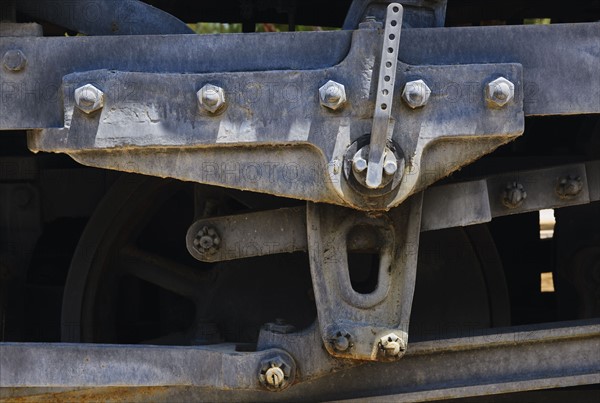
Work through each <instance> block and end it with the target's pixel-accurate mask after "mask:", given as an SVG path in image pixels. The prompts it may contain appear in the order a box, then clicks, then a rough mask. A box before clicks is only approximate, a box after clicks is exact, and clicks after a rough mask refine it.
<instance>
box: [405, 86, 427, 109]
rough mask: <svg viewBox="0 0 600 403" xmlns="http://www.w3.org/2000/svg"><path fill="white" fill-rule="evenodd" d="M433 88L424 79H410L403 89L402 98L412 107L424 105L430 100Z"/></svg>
mask: <svg viewBox="0 0 600 403" xmlns="http://www.w3.org/2000/svg"><path fill="white" fill-rule="evenodd" d="M430 96H431V89H430V88H429V87H428V86H427V84H425V81H423V80H415V81H409V82H407V83H406V85H405V86H404V90H403V91H402V99H404V102H406V104H407V105H408V106H409V107H411V108H412V109H416V108H420V107H423V106H425V105H426V104H427V102H429V97H430Z"/></svg>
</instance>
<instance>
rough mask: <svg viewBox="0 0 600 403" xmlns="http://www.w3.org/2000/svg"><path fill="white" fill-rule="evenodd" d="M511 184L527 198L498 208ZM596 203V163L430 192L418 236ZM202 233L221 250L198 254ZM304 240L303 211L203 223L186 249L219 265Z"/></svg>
mask: <svg viewBox="0 0 600 403" xmlns="http://www.w3.org/2000/svg"><path fill="white" fill-rule="evenodd" d="M569 177H571V178H572V180H575V181H577V178H579V180H580V181H581V189H580V190H579V192H577V193H576V194H573V195H572V196H570V197H561V196H560V195H559V194H558V192H557V188H558V187H559V186H560V182H561V181H562V180H563V179H565V178H569ZM513 183H518V184H522V185H523V190H524V191H525V192H526V193H527V196H526V198H525V199H524V200H523V201H522V203H520V204H519V205H518V206H514V207H512V206H510V207H509V206H506V205H505V204H503V199H504V197H506V195H505V191H506V187H507V185H512V184H513ZM599 200H600V161H590V162H587V163H585V164H570V165H564V166H558V167H552V168H544V169H537V170H530V171H518V172H512V173H506V174H501V175H495V176H491V177H489V178H487V179H481V180H477V181H468V182H459V183H450V184H446V185H440V186H432V187H430V188H428V189H427V190H425V192H424V196H423V214H422V219H421V232H425V231H433V230H438V229H444V228H452V227H464V226H468V225H476V224H483V223H486V222H490V221H491V220H492V218H494V217H501V216H505V215H510V214H522V213H526V212H530V211H537V210H542V209H549V208H562V207H568V206H576V205H581V204H587V203H591V202H594V201H599ZM204 227H209V228H213V229H214V230H215V231H216V232H217V233H218V234H219V237H220V241H221V243H220V246H219V248H218V249H216V250H215V251H214V253H212V254H206V253H201V252H199V251H198V249H197V248H196V247H195V246H194V240H195V239H196V236H197V234H198V232H199V231H200V229H202V228H204ZM259 228H260V229H261V230H258V229H259ZM367 235H368V234H367ZM306 239H307V238H306V209H305V207H303V206H302V207H293V208H282V209H277V210H268V211H261V212H252V213H246V214H238V215H231V216H222V217H210V218H203V219H200V220H198V221H196V222H194V223H193V224H192V225H191V226H190V229H189V230H188V233H187V236H186V243H187V245H188V250H189V251H190V253H191V254H192V256H194V257H195V258H196V259H198V260H201V261H205V262H218V261H224V260H233V259H244V258H248V257H253V256H264V255H270V254H277V253H290V252H297V251H306V250H307V248H308V246H307V242H306ZM347 246H348V250H349V251H365V250H371V251H372V250H376V249H377V248H378V243H377V239H376V238H372V237H369V236H364V237H353V238H350V239H348V245H347Z"/></svg>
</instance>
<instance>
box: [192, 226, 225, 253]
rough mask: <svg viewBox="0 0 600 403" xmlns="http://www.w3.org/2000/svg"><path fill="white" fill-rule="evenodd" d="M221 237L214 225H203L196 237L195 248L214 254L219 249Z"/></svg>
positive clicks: (201, 251)
mask: <svg viewBox="0 0 600 403" xmlns="http://www.w3.org/2000/svg"><path fill="white" fill-rule="evenodd" d="M220 245H221V237H220V236H219V234H218V233H217V230H216V229H214V228H212V227H203V228H202V229H201V230H200V231H198V233H197V234H196V237H195V238H194V248H196V250H197V251H198V252H199V253H202V254H203V255H212V254H214V253H216V252H217V250H219V247H220Z"/></svg>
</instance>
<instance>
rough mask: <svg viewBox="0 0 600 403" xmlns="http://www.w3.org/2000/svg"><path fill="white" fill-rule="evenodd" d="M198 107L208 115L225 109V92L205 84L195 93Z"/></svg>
mask: <svg viewBox="0 0 600 403" xmlns="http://www.w3.org/2000/svg"><path fill="white" fill-rule="evenodd" d="M196 96H197V98H198V106H199V107H200V108H201V109H203V110H205V111H206V112H209V113H217V112H218V111H219V110H221V109H222V108H223V107H225V104H226V103H225V90H223V88H221V87H218V86H216V85H212V84H206V85H205V86H204V87H202V88H200V90H199V91H198V92H197V93H196Z"/></svg>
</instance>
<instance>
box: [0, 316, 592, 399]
mask: <svg viewBox="0 0 600 403" xmlns="http://www.w3.org/2000/svg"><path fill="white" fill-rule="evenodd" d="M315 329H316V328H315ZM315 335H318V332H317V333H315V332H312V331H308V332H304V333H302V334H292V335H291V337H290V335H282V334H271V335H270V336H267V334H263V335H261V338H262V340H263V341H262V342H261V343H263V344H262V345H267V344H270V343H277V344H280V345H281V344H286V343H289V344H290V345H296V346H298V350H296V351H298V352H299V353H300V354H303V355H304V358H305V360H304V361H306V362H310V363H312V364H310V365H308V366H306V367H304V370H303V371H301V373H300V376H301V379H300V381H299V382H298V383H296V384H295V385H293V386H292V387H290V388H289V389H287V390H285V391H282V392H280V393H275V394H273V393H272V392H259V391H258V390H257V391H256V392H251V391H250V390H248V389H245V390H240V389H239V386H240V385H242V384H244V383H245V382H246V381H245V380H244V379H246V377H245V373H244V372H243V371H242V372H238V373H239V375H238V376H234V377H233V378H232V381H233V382H234V383H233V384H232V383H227V385H225V384H222V383H220V380H221V379H223V378H222V377H223V375H225V376H226V375H227V374H229V372H228V370H227V368H231V367H228V366H223V367H220V366H219V368H220V369H218V370H217V373H220V374H221V375H219V376H217V377H214V375H215V368H213V367H211V365H209V364H210V363H212V362H215V363H216V362H217V361H218V360H217V361H214V358H211V357H217V356H223V358H225V357H227V359H228V360H230V359H231V360H239V361H240V362H241V363H244V362H246V358H245V357H247V356H248V355H250V356H255V357H258V356H260V355H261V354H262V353H261V352H259V353H237V354H235V355H233V356H231V355H230V354H231V353H228V352H225V351H222V349H221V351H219V350H220V348H219V347H216V348H215V349H213V351H209V350H207V349H200V348H186V349H183V348H179V347H152V346H137V347H136V346H102V345H36V344H22V345H15V344H1V345H0V351H1V352H2V355H1V359H2V370H3V372H2V375H3V376H2V377H0V385H1V386H2V388H0V396H1V397H2V398H4V399H6V398H8V396H15V397H16V396H19V394H20V393H22V392H21V391H19V389H15V388H18V387H23V386H25V385H27V386H29V387H38V388H46V389H43V390H41V393H44V397H45V398H50V399H52V398H53V395H52V393H53V392H52V389H51V388H49V386H51V385H56V384H62V385H71V384H78V383H79V384H80V385H83V384H87V385H89V386H90V387H91V386H94V387H93V388H87V389H81V390H73V391H68V390H65V389H62V390H61V389H58V390H57V392H56V395H54V398H56V399H61V398H62V399H64V398H76V397H77V396H81V397H87V398H89V399H99V398H107V399H109V400H110V399H115V401H119V400H118V399H120V398H123V399H131V400H132V401H141V400H145V399H153V398H154V399H161V400H162V399H164V400H169V399H171V400H172V399H177V400H180V401H199V400H200V401H215V400H217V401H226V400H232V399H233V400H243V401H251V400H262V401H272V400H278V401H297V400H299V399H304V400H306V399H309V400H312V399H315V398H319V399H327V400H334V399H348V398H363V397H367V396H369V399H370V400H371V399H377V398H378V397H377V396H380V397H379V399H380V400H383V401H385V400H386V399H394V400H395V401H425V400H431V399H444V398H453V397H461V396H478V395H482V394H490V393H492V394H493V393H503V392H509V391H522V390H535V389H540V388H549V387H558V386H573V385H582V384H589V383H598V382H600V378H599V377H600V375H599V374H600V358H599V357H598V354H596V352H597V349H598V343H600V325H599V324H598V323H597V321H596V322H565V323H561V324H555V325H554V327H551V326H548V325H546V326H541V325H538V326H527V327H516V328H506V329H504V332H498V331H496V332H495V333H493V332H488V333H485V334H482V335H474V336H472V337H466V338H460V339H448V340H438V341H431V342H420V343H413V344H411V345H410V346H409V349H408V352H407V354H406V356H405V357H404V358H403V359H402V360H400V361H398V362H395V363H391V364H390V363H370V364H366V365H359V366H356V367H354V368H349V369H346V370H341V369H342V367H343V365H344V364H345V365H349V364H350V363H349V362H348V361H347V360H341V361H338V360H334V359H333V358H331V357H330V356H329V355H328V354H327V353H326V352H325V351H323V350H322V349H320V348H319V347H315V344H314V342H313V341H314V336H315ZM267 339H270V341H269V342H267V341H266V340H267ZM301 340H304V341H305V342H306V344H304V343H303V342H302V341H301ZM259 345H261V344H259ZM307 348H308V349H307ZM117 351H119V352H120V353H119V354H117V355H115V354H112V353H111V352H117ZM290 351H291V354H292V355H296V352H294V351H293V348H292V349H290ZM59 352H62V354H60V353H59ZM125 352H127V354H123V353H125ZM32 353H35V359H32V358H33V357H34V356H33V355H32ZM183 353H184V355H185V356H187V358H185V357H184V356H183V355H181V354H183ZM130 354H133V356H135V357H138V358H139V359H140V362H139V364H140V365H141V366H138V367H134V366H131V361H130V360H127V358H131V357H132V356H131V355H130ZM165 354H167V355H168V356H169V357H171V358H173V359H174V358H176V356H178V355H181V356H180V357H179V359H178V360H163V359H164V358H165V357H164V355H165ZM173 354H174V355H173ZM194 357H195V358H200V359H199V360H196V359H194ZM49 358H52V359H51V360H50V359H49ZM86 358H87V361H86ZM160 358H163V359H160ZM205 359H208V361H206V360H205ZM73 360H74V361H73ZM123 360H126V361H125V362H127V364H128V365H126V366H125V367H123V371H124V372H123V371H121V372H114V368H115V367H114V365H120V364H119V363H123V362H124V361H123ZM317 362H321V367H320V369H318V368H317V367H316V366H315V363H317ZM336 362H337V365H336V364H335V363H336ZM102 363H104V364H105V365H104V366H102ZM150 363H152V364H151V365H153V366H154V365H158V366H157V367H154V368H159V367H161V368H162V367H164V369H166V368H167V367H168V368H169V369H168V371H166V373H165V372H164V371H151V372H148V371H146V370H147V369H149V368H151V366H148V364H150ZM223 364H225V361H224V362H223ZM257 364H258V362H257ZM244 365H245V364H244ZM165 366H166V367H165ZM183 367H189V368H188V370H187V371H185V372H186V373H188V374H195V375H194V376H193V378H190V377H189V376H182V373H178V372H177V370H176V368H183ZM77 368H80V369H82V370H84V371H76V370H75V369H77ZM140 368H145V369H146V370H144V371H141V372H140ZM237 368H238V370H241V369H242V368H244V367H243V366H241V367H239V366H238V367H237ZM252 368H253V370H252V371H250V372H251V374H252V375H253V376H256V372H255V371H256V370H258V367H256V368H255V367H252ZM86 369H87V370H86ZM89 370H92V371H91V372H89ZM221 370H224V371H225V372H224V373H221V372H220V371H221ZM332 370H335V372H333V373H332ZM340 370H341V371H340ZM17 371H24V372H17ZM314 371H320V372H319V373H317V372H314ZM382 371H383V372H384V373H385V374H386V376H372V374H373V373H381V372H382ZM20 373H22V374H23V376H20V377H18V378H17V377H16V375H17V374H20ZM209 374H211V375H210V376H209ZM142 375H146V376H142ZM314 376H317V377H322V378H321V379H315V380H313V381H312V382H304V381H306V380H308V379H314ZM166 378H169V379H170V382H171V383H170V384H169V385H166V386H165V387H164V388H157V387H156V385H160V384H162V383H164V382H165V381H166ZM110 379H113V381H112V382H106V381H109V380H110ZM211 381H212V382H214V383H215V385H214V386H213V387H212V388H211V389H207V388H202V387H198V386H199V385H202V384H204V383H205V382H211ZM255 382H256V385H255V386H252V387H251V388H255V387H260V383H259V382H258V380H255ZM107 383H108V384H109V385H112V386H114V387H110V388H107V387H106V386H107ZM125 383H128V384H129V388H125V387H124V384H125ZM152 383H154V384H155V386H150V385H151V384H152ZM102 385H104V386H102ZM186 385H188V386H186ZM193 385H196V386H193ZM236 385H237V386H236ZM134 386H145V387H143V388H136V387H134ZM231 388H233V390H231ZM29 393H30V394H31V395H33V397H32V401H36V400H35V399H36V398H37V399H39V398H41V396H39V395H38V397H36V396H35V394H36V392H35V389H33V391H32V392H29ZM37 393H40V392H37ZM21 395H22V394H21ZM23 399H24V401H29V400H28V398H27V397H23Z"/></svg>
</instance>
